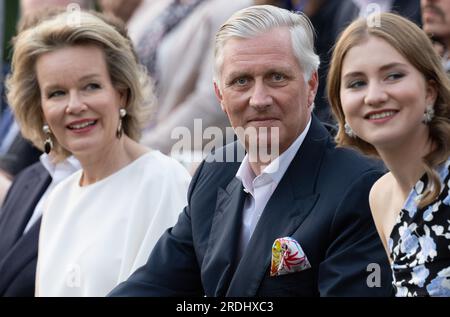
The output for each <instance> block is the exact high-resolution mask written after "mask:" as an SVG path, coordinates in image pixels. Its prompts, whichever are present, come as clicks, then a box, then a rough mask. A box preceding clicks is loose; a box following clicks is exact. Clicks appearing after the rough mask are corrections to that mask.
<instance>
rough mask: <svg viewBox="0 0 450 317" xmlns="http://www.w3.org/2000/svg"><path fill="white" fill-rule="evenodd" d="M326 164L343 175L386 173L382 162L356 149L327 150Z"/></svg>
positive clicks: (334, 148)
mask: <svg viewBox="0 0 450 317" xmlns="http://www.w3.org/2000/svg"><path fill="white" fill-rule="evenodd" d="M324 164H325V165H326V166H328V167H329V168H332V169H335V170H336V171H337V172H339V173H342V174H348V173H349V172H351V173H352V174H353V173H356V174H360V173H364V171H374V172H379V173H384V172H385V170H386V168H385V166H384V164H383V162H382V161H381V160H379V159H376V158H372V157H369V156H366V155H363V154H361V153H360V152H358V151H356V150H354V149H350V148H345V147H339V146H333V147H329V148H328V149H327V151H326V152H325V156H324Z"/></svg>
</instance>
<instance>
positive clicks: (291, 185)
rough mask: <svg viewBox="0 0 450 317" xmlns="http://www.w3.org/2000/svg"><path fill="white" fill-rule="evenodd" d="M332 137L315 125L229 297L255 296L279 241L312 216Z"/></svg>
mask: <svg viewBox="0 0 450 317" xmlns="http://www.w3.org/2000/svg"><path fill="white" fill-rule="evenodd" d="M328 140H329V134H328V132H327V131H326V130H325V128H323V127H322V126H321V125H319V123H318V122H317V120H315V119H314V118H313V122H312V124H311V127H310V131H309V132H308V135H307V137H306V138H305V140H304V142H303V144H302V146H301V147H300V149H299V151H298V152H297V154H296V155H295V157H294V159H293V161H292V162H291V165H290V166H289V168H288V169H287V171H286V173H285V175H284V176H283V178H282V180H281V182H280V183H279V184H278V187H277V189H276V190H275V192H274V193H273V195H272V197H271V198H270V200H269V201H268V203H267V205H266V208H265V209H264V211H263V214H262V215H261V218H260V220H259V222H258V224H257V225H256V228H255V231H254V232H253V235H252V237H251V239H250V241H249V243H248V246H247V249H246V251H245V253H244V255H243V256H242V259H241V261H240V262H239V265H238V267H237V269H236V273H235V274H234V276H233V279H232V281H231V283H230V287H229V289H228V293H227V296H255V295H256V294H257V291H258V288H259V285H260V284H261V281H262V279H263V278H264V277H265V275H266V274H267V277H268V274H269V273H268V272H269V267H270V261H271V258H272V245H273V242H274V241H275V239H277V238H282V237H287V236H290V235H292V234H293V233H294V232H295V231H296V229H297V228H298V227H299V226H300V225H301V223H302V222H303V221H304V220H305V218H306V217H307V216H308V215H309V213H310V211H311V210H312V208H313V207H314V205H315V203H316V201H317V199H318V197H319V196H318V194H315V186H316V180H317V176H318V174H319V171H320V164H321V158H322V156H323V153H324V149H325V146H326V143H327V142H328Z"/></svg>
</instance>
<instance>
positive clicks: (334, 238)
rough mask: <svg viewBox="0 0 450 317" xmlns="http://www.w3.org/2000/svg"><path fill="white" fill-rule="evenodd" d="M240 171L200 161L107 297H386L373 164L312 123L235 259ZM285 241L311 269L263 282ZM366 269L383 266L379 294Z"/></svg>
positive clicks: (388, 279) (385, 264)
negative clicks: (133, 267) (172, 221)
mask: <svg viewBox="0 0 450 317" xmlns="http://www.w3.org/2000/svg"><path fill="white" fill-rule="evenodd" d="M236 146H237V144H231V145H229V146H227V147H225V148H224V149H222V150H220V151H219V153H223V152H224V151H226V150H230V149H231V150H232V149H236ZM239 165H240V163H239V162H232V163H224V162H210V163H207V162H203V163H202V165H201V166H200V167H199V169H198V171H197V173H196V175H195V176H194V178H193V180H192V182H191V185H190V189H189V193H188V206H187V207H186V208H185V209H184V210H183V212H182V213H181V215H180V217H179V219H178V222H177V224H176V225H175V226H174V227H173V228H171V229H169V230H168V231H167V232H165V233H164V234H163V236H162V237H161V238H160V240H159V241H158V243H157V245H156V246H155V248H154V249H153V251H152V253H151V255H150V258H149V260H148V262H147V264H146V265H144V266H143V267H141V268H140V269H138V270H137V271H136V272H135V273H133V274H132V276H131V277H130V278H129V279H128V280H127V281H125V282H124V283H122V284H120V285H118V286H117V287H116V288H115V289H114V290H113V291H112V292H111V293H110V295H111V296H203V295H207V296H319V295H321V296H390V295H391V294H392V286H391V282H392V281H391V273H390V268H389V264H388V261H387V257H386V254H385V251H384V249H383V246H382V244H381V242H380V239H379V237H378V234H377V232H376V229H375V226H374V223H373V220H372V217H371V213H370V210H369V205H368V194H369V190H370V188H371V186H372V184H373V183H374V182H375V181H376V180H377V179H378V178H379V177H380V176H381V175H382V172H381V170H380V169H379V168H377V167H376V165H375V164H374V163H373V162H370V161H368V160H367V159H364V158H362V157H361V156H359V155H358V154H356V153H355V152H354V151H352V150H348V149H343V148H335V144H334V143H333V142H332V139H331V138H330V136H329V134H328V132H327V131H326V129H325V128H324V127H323V126H322V125H321V124H320V123H319V122H318V120H317V119H315V118H313V121H312V124H311V127H310V130H309V132H308V134H307V136H306V138H305V140H304V142H303V144H302V146H301V147H300V149H299V151H298V152H297V154H296V156H295V158H294V159H293V161H292V163H291V164H290V166H289V168H288V170H287V171H286V173H285V175H284V177H283V178H282V180H281V182H280V183H279V185H278V187H277V188H276V190H275V192H274V193H273V195H272V197H271V198H270V200H269V202H268V203H267V205H266V208H265V209H264V212H263V214H262V216H261V218H260V220H259V222H258V224H257V226H256V228H255V231H254V233H253V235H252V237H251V239H250V241H249V243H248V246H247V249H246V250H245V252H244V254H243V255H242V257H241V258H240V259H238V258H237V248H238V241H239V236H240V229H241V223H242V209H243V203H244V198H245V193H244V191H243V187H242V183H241V182H240V181H239V180H238V179H237V178H235V175H236V172H237V170H238V168H239ZM288 236H289V237H292V238H294V239H295V240H297V241H298V242H299V243H300V245H301V247H302V248H303V250H304V252H305V254H306V256H307V257H308V259H309V261H310V263H311V268H310V269H307V270H304V271H300V272H296V273H293V274H287V275H282V276H277V277H270V274H269V271H270V263H271V252H272V245H273V243H274V240H275V239H277V238H281V237H288ZM371 263H375V264H378V265H379V268H380V269H381V275H380V276H378V277H379V278H380V281H381V287H379V288H377V287H374V288H371V287H369V286H368V284H367V278H368V277H369V274H370V273H371V271H370V272H368V271H367V268H368V266H369V265H370V264H371ZM369 279H370V277H369Z"/></svg>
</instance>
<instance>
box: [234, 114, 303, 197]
mask: <svg viewBox="0 0 450 317" xmlns="http://www.w3.org/2000/svg"><path fill="white" fill-rule="evenodd" d="M310 126H311V118H310V119H309V122H308V124H307V125H306V128H305V129H304V130H303V132H302V133H301V134H300V135H299V136H298V137H297V139H295V141H294V142H293V143H292V144H291V145H290V146H289V148H288V149H287V150H286V151H284V152H283V153H282V154H281V155H280V156H278V157H277V158H276V159H275V160H273V161H272V162H271V163H270V164H269V165H267V166H266V167H265V168H264V169H263V171H262V172H261V174H260V175H259V176H256V175H255V173H254V172H253V170H252V168H251V166H250V163H249V161H248V160H249V159H248V154H246V155H245V157H244V159H243V160H242V163H241V166H239V169H238V171H237V173H236V178H237V179H239V180H240V181H241V182H242V185H243V186H244V189H245V190H246V191H248V192H251V193H253V188H254V185H253V182H254V180H255V179H256V178H262V177H269V178H270V179H271V181H272V182H274V183H276V184H278V183H279V182H280V181H281V179H282V178H283V176H284V173H285V172H286V170H287V169H288V167H289V165H290V164H291V162H292V160H293V159H294V156H295V154H297V152H298V150H299V149H300V146H301V145H302V143H303V141H304V140H305V137H306V135H307V134H308V131H309V128H310Z"/></svg>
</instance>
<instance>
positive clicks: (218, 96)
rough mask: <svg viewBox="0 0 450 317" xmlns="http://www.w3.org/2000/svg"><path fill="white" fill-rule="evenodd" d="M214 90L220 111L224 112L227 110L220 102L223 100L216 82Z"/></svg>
mask: <svg viewBox="0 0 450 317" xmlns="http://www.w3.org/2000/svg"><path fill="white" fill-rule="evenodd" d="M214 92H215V93H216V97H217V99H218V100H219V102H220V107H221V108H222V111H223V112H225V113H226V112H227V111H226V110H225V107H224V105H223V103H222V101H223V97H222V93H221V92H220V89H219V86H218V85H217V83H216V82H214Z"/></svg>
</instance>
